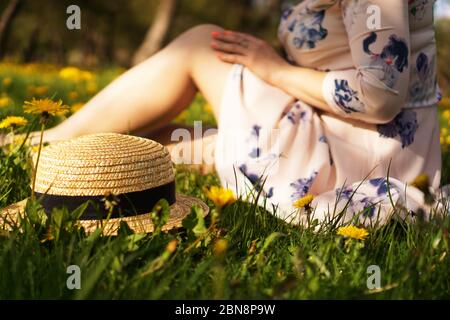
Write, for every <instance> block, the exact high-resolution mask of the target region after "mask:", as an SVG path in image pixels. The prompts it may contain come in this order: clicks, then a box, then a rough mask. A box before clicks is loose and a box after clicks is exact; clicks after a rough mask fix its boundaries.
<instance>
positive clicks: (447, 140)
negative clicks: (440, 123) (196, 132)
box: [445, 136, 450, 144]
mask: <svg viewBox="0 0 450 320" xmlns="http://www.w3.org/2000/svg"><path fill="white" fill-rule="evenodd" d="M445 143H446V144H450V136H446V137H445Z"/></svg>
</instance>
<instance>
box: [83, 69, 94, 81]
mask: <svg viewBox="0 0 450 320" xmlns="http://www.w3.org/2000/svg"><path fill="white" fill-rule="evenodd" d="M93 78H94V76H93V75H92V73H91V72H89V71H81V79H83V80H86V81H89V80H92V79H93Z"/></svg>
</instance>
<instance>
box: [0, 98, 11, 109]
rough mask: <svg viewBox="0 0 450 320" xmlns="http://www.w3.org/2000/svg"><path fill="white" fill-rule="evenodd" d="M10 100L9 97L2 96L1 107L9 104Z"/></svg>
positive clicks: (0, 99)
mask: <svg viewBox="0 0 450 320" xmlns="http://www.w3.org/2000/svg"><path fill="white" fill-rule="evenodd" d="M9 102H10V99H9V97H0V108H4V107H7V106H9Z"/></svg>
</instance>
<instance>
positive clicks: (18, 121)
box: [0, 116, 28, 129]
mask: <svg viewBox="0 0 450 320" xmlns="http://www.w3.org/2000/svg"><path fill="white" fill-rule="evenodd" d="M27 123H28V121H27V119H25V118H24V117H16V116H9V117H6V118H5V119H3V120H2V121H1V122H0V129H6V128H11V127H21V126H25V125H26V124H27Z"/></svg>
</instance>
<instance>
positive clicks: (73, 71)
mask: <svg viewBox="0 0 450 320" xmlns="http://www.w3.org/2000/svg"><path fill="white" fill-rule="evenodd" d="M59 77H60V78H62V79H65V80H70V81H75V82H78V81H89V80H92V78H93V77H94V76H93V75H92V73H91V72H89V71H84V70H80V69H78V68H76V67H66V68H62V69H61V70H60V71H59Z"/></svg>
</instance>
